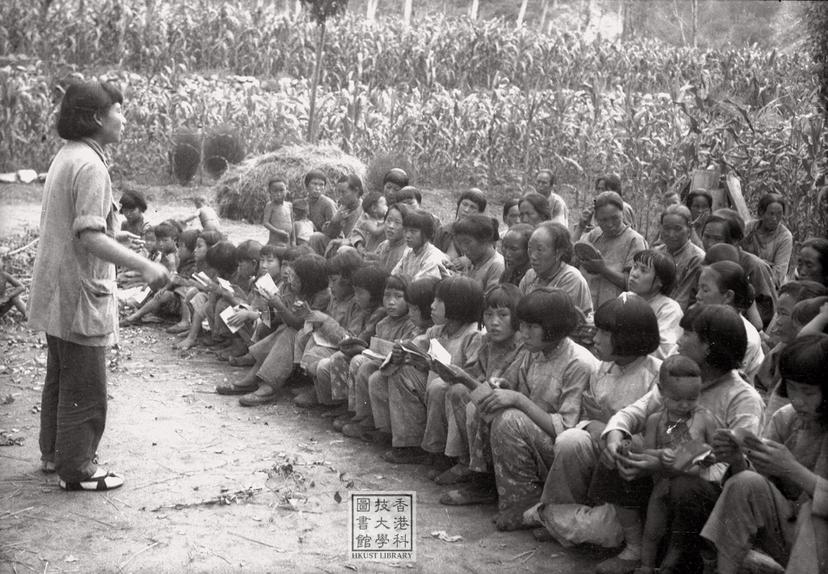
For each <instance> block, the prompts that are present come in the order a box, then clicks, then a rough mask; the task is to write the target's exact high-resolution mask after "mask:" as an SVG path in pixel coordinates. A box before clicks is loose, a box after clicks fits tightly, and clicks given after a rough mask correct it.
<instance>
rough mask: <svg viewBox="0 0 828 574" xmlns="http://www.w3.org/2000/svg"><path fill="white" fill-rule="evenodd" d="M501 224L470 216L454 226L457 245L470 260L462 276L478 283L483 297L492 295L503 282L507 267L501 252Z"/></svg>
mask: <svg viewBox="0 0 828 574" xmlns="http://www.w3.org/2000/svg"><path fill="white" fill-rule="evenodd" d="M497 227H498V225H497V220H495V219H492V218H491V217H489V216H487V215H479V214H478V215H469V216H467V217H464V218H463V219H461V220H460V221H457V222H456V223H455V224H454V244H455V245H456V246H457V248H458V249H459V250H460V253H461V254H462V256H463V258H465V259H467V260H468V265H467V266H464V267H463V269H462V270H460V273H461V274H462V275H465V276H466V277H470V278H471V279H474V280H475V281H478V282H479V283H480V284H481V285H482V286H483V293H488V292H489V291H491V290H492V289H494V288H495V287H496V286H497V285H498V283H499V282H500V277H501V275H503V271H504V269H505V264H504V263H503V255H501V254H500V253H498V252H497V250H496V249H495V244H496V243H497V241H498V239H499V237H498V231H497Z"/></svg>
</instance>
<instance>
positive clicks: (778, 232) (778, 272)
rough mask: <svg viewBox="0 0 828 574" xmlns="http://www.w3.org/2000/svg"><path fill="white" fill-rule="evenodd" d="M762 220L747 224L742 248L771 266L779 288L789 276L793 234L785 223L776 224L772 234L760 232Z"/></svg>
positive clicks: (775, 282)
mask: <svg viewBox="0 0 828 574" xmlns="http://www.w3.org/2000/svg"><path fill="white" fill-rule="evenodd" d="M760 225H761V221H758V220H755V221H751V222H750V223H748V224H747V225H746V226H745V238H744V239H743V240H742V249H744V250H745V251H747V252H748V253H753V254H754V255H756V256H757V257H759V258H760V259H762V260H763V261H765V262H767V263H768V264H769V265H770V266H771V274H772V276H773V280H774V284H775V286H776V287H777V288H778V287H779V286H780V285H782V284H783V283H784V282H785V280H786V279H787V277H788V267H789V265H790V263H791V254H792V253H793V235H792V234H791V232H790V230H789V229H788V228H787V227H785V226H784V225H783V224H781V223H780V224H779V225H777V226H776V229H775V230H774V231H773V233H771V234H770V235H764V234H761V233H760V232H759V226H760Z"/></svg>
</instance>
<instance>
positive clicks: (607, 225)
mask: <svg viewBox="0 0 828 574" xmlns="http://www.w3.org/2000/svg"><path fill="white" fill-rule="evenodd" d="M623 210H624V201H623V200H622V199H621V196H620V195H618V194H617V193H615V192H614V191H605V192H603V193H601V194H600V195H598V197H596V198H595V221H596V222H597V224H598V227H596V228H595V229H593V230H592V231H590V232H589V233H588V234H587V235H586V237H585V238H583V239H582V241H584V242H586V243H588V244H590V245H591V246H592V247H594V248H595V249H596V250H597V251H598V252H599V253H600V254H601V258H600V259H592V260H586V261H579V262H578V263H579V265H580V266H581V268H582V269H583V270H584V271H586V280H587V283H588V284H589V290H590V292H591V293H592V305H593V307H594V308H595V309H597V308H598V307H600V306H601V305H602V304H604V303H605V302H607V301H610V300H612V299H615V298H616V297H617V296H618V295H619V294H620V293H621V292H622V291H623V290H624V289H626V288H627V275H628V270H629V269H630V268H631V267H632V265H633V260H632V258H633V255H635V254H636V253H637V252H638V251H641V250H642V249H646V248H647V242H646V241H644V238H643V237H642V236H641V234H639V233H638V232H637V231H635V230H633V228H632V227H630V226H629V225H628V224H626V223H625V222H624V219H623Z"/></svg>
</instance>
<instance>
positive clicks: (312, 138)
mask: <svg viewBox="0 0 828 574" xmlns="http://www.w3.org/2000/svg"><path fill="white" fill-rule="evenodd" d="M324 53H325V22H324V21H323V22H322V23H321V24H319V40H318V42H317V44H316V64H315V65H314V67H313V80H312V82H311V93H310V111H309V112H308V136H307V140H308V143H310V144H315V143H316V130H315V129H314V126H315V124H316V87H317V86H318V85H319V77H320V76H321V75H322V56H323V55H324Z"/></svg>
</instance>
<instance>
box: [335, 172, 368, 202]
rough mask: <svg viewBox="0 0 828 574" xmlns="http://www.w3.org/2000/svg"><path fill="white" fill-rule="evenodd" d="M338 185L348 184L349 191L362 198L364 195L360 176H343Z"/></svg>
mask: <svg viewBox="0 0 828 574" xmlns="http://www.w3.org/2000/svg"><path fill="white" fill-rule="evenodd" d="M336 182H337V183H345V184H348V189H350V190H351V191H355V192H356V194H357V195H359V196H360V197H361V196H362V194H363V193H364V190H363V188H362V179H360V177H359V176H358V175H354V174H352V173H351V174H348V175H343V176H341V177H340V178H339V179H338V180H337V181H336Z"/></svg>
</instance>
